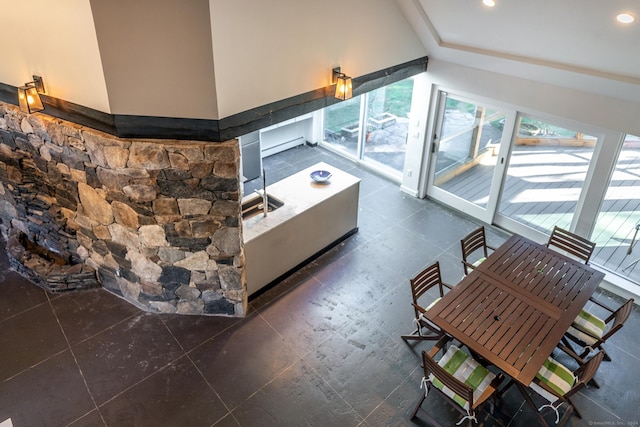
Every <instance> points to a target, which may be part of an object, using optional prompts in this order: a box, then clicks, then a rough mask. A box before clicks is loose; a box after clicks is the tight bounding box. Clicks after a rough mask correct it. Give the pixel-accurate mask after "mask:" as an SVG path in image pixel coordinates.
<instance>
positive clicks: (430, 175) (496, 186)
mask: <svg viewBox="0 0 640 427" xmlns="http://www.w3.org/2000/svg"><path fill="white" fill-rule="evenodd" d="M449 94H451V95H452V96H455V99H457V100H460V101H464V102H468V103H470V104H474V105H482V106H483V107H489V108H492V109H496V110H500V111H501V112H504V113H505V114H506V115H505V121H504V127H503V130H502V138H501V141H500V148H499V151H498V161H497V163H496V166H495V168H494V171H493V178H492V180H491V186H490V189H489V198H488V201H487V207H486V208H483V207H481V206H479V205H476V204H474V203H471V202H469V201H468V200H465V199H463V198H461V197H459V196H456V195H454V194H452V193H449V192H447V191H445V190H443V189H442V188H439V187H437V186H436V185H435V184H434V182H435V173H436V162H437V151H438V147H439V142H440V139H439V135H440V131H441V129H442V124H443V123H442V122H443V120H444V110H445V107H446V100H447V98H448V95H449ZM431 111H433V115H432V117H431V119H432V120H431V123H432V124H433V125H432V126H431V127H430V132H429V133H428V135H431V140H430V141H429V143H428V144H429V146H428V150H426V151H427V152H428V154H427V156H428V162H427V164H428V168H427V173H426V179H425V182H426V188H425V192H424V194H425V195H426V196H427V197H429V198H432V199H434V200H438V201H440V202H442V203H444V204H446V205H449V206H451V207H453V208H454V209H456V210H458V211H461V212H464V213H466V214H468V215H470V216H472V217H474V218H477V219H479V220H481V221H483V222H485V223H487V224H491V223H492V222H493V218H494V216H495V213H496V209H497V206H498V199H499V196H500V190H501V188H502V180H503V175H504V171H505V170H506V166H507V161H506V160H507V158H508V155H509V147H510V145H511V139H512V136H513V132H514V126H515V118H516V113H515V111H514V109H513V107H507V106H504V105H501V104H500V103H497V102H493V101H489V100H486V99H482V98H481V97H470V96H465V95H463V94H459V93H457V92H451V91H447V90H444V89H442V88H440V89H438V90H437V96H435V97H433V103H432V109H431Z"/></svg>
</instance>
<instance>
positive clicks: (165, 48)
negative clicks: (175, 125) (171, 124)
mask: <svg viewBox="0 0 640 427" xmlns="http://www.w3.org/2000/svg"><path fill="white" fill-rule="evenodd" d="M91 8H92V10H93V18H94V20H95V26H96V33H97V34H98V43H99V45H100V53H101V55H102V64H103V67H104V74H105V77H106V82H107V89H108V90H109V98H110V101H111V110H112V112H113V113H117V114H135V115H146V116H165V117H190V118H199V119H214V118H217V117H218V111H217V106H216V85H215V76H214V74H213V52H212V49H211V30H210V24H209V3H208V0H189V1H183V0H133V1H131V0H91Z"/></svg>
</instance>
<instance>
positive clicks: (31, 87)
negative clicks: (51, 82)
mask: <svg viewBox="0 0 640 427" xmlns="http://www.w3.org/2000/svg"><path fill="white" fill-rule="evenodd" d="M40 93H44V82H43V81H42V77H40V76H33V81H31V82H28V83H25V84H24V86H21V87H19V88H18V102H19V103H20V111H22V112H23V113H27V114H31V113H36V112H38V111H42V110H44V105H42V100H41V99H40V95H39V94H40Z"/></svg>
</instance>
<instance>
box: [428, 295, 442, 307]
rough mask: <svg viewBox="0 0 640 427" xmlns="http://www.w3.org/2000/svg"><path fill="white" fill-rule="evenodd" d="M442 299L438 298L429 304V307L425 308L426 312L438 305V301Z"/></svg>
mask: <svg viewBox="0 0 640 427" xmlns="http://www.w3.org/2000/svg"><path fill="white" fill-rule="evenodd" d="M441 299H442V297H438V298H436V299H435V300H433V302H432V303H431V304H429V305H428V306H427V307H426V308H425V310H429V309H430V308H431V307H433V306H434V305H436V303H437V302H438V301H440V300H441Z"/></svg>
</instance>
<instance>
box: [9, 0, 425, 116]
mask: <svg viewBox="0 0 640 427" xmlns="http://www.w3.org/2000/svg"><path fill="white" fill-rule="evenodd" d="M0 8H1V9H0V10H2V11H3V22H2V25H0V37H1V38H2V40H4V41H10V43H5V45H9V46H8V49H7V50H6V51H4V52H3V60H2V61H1V62H0V82H2V83H6V84H10V85H14V86H20V85H22V84H23V83H25V82H26V81H27V80H28V79H30V76H31V75H32V74H35V73H37V74H40V75H42V76H43V77H44V79H45V84H46V86H47V89H48V91H49V94H50V95H52V96H54V97H57V98H61V99H64V100H67V101H71V102H74V103H77V104H81V105H84V106H87V107H90V108H94V109H97V110H100V111H104V112H108V113H112V114H133V115H147V116H163V117H186V118H204V119H219V118H224V117H227V116H230V115H233V114H236V113H240V112H243V111H246V110H248V109H251V108H254V107H258V106H261V105H265V104H268V103H272V102H275V101H279V100H282V99H285V98H288V97H291V96H294V95H298V94H301V93H305V92H308V91H312V90H315V89H318V88H322V87H324V86H326V85H329V84H330V77H331V68H332V67H333V66H337V65H340V66H342V69H343V71H344V72H346V73H347V74H349V75H351V76H360V75H364V74H367V73H370V72H373V71H377V70H380V69H383V68H386V67H390V66H393V65H397V64H400V63H403V62H406V61H410V60H413V59H416V58H419V57H423V56H425V49H424V47H423V46H422V44H421V43H420V41H419V40H418V38H417V37H416V35H415V34H414V32H413V30H412V29H411V27H410V26H409V25H408V23H407V21H406V19H405V18H404V15H403V14H402V12H401V10H400V9H399V7H398V6H397V4H396V3H395V2H394V1H390V0H349V1H344V0H322V1H320V0H316V1H308V0H307V1H299V0H269V1H264V0H235V1H229V0H189V1H183V0H64V1H56V2H52V1H47V0H20V1H19V2H17V1H14V0H0ZM27 12H28V13H27ZM26 16H32V17H34V18H35V21H36V24H35V25H34V26H33V27H31V28H30V29H29V31H28V32H26V33H25V32H24V31H23V29H22V28H20V27H19V25H21V23H22V22H24V18H25V17H26ZM23 34H26V35H23ZM214 65H215V66H214Z"/></svg>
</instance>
